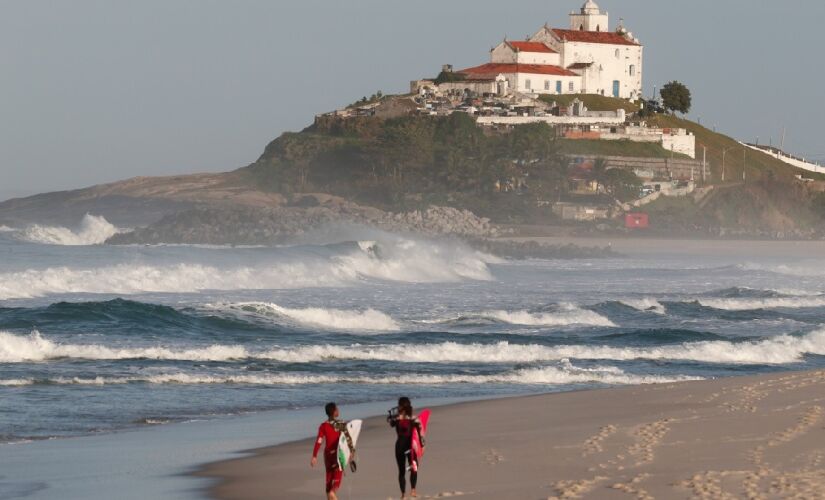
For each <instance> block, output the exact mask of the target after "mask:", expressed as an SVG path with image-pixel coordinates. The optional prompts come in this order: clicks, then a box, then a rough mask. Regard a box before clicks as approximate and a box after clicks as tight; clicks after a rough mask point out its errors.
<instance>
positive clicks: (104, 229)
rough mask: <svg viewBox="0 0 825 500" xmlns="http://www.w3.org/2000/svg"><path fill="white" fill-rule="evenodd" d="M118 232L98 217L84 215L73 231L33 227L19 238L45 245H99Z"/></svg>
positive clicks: (60, 228) (49, 227) (61, 228)
mask: <svg viewBox="0 0 825 500" xmlns="http://www.w3.org/2000/svg"><path fill="white" fill-rule="evenodd" d="M119 232H120V230H119V229H118V228H117V227H115V226H113V225H112V224H110V223H109V221H107V220H106V219H105V218H103V217H101V216H98V215H90V214H86V215H84V216H83V219H82V220H81V221H80V227H78V228H77V230H75V231H73V230H71V229H69V228H65V227H53V226H40V225H37V224H35V225H33V226H31V227H29V228H27V229H25V230H24V231H23V232H22V233H21V235H20V238H21V239H24V240H26V241H30V242H32V243H43V244H45V245H73V246H77V245H100V244H102V243H103V242H105V241H106V240H108V239H109V238H111V237H112V236H114V235H115V234H117V233H119Z"/></svg>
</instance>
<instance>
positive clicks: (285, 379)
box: [0, 363, 700, 386]
mask: <svg viewBox="0 0 825 500" xmlns="http://www.w3.org/2000/svg"><path fill="white" fill-rule="evenodd" d="M686 380H700V378H698V377H689V376H681V375H678V376H671V377H667V376H659V375H635V374H628V373H625V372H623V371H622V370H620V369H618V368H615V367H592V368H577V367H574V366H572V365H570V364H569V363H562V364H561V366H559V367H555V366H548V367H542V368H526V369H520V370H515V371H511V372H504V373H499V374H492V375H469V374H461V375H432V374H424V373H405V375H404V381H405V383H407V384H414V385H445V384H523V385H562V384H577V383H579V384H585V383H600V384H610V385H626V384H657V383H671V382H681V381H686ZM134 383H145V384H182V385H201V384H237V385H312V384H340V383H349V384H363V385H387V384H390V385H394V384H397V383H398V377H397V376H386V377H381V376H378V377H369V376H355V375H353V376H348V375H298V374H290V373H270V374H234V375H210V374H197V373H195V374H193V373H185V372H177V373H162V374H156V375H145V376H131V377H103V376H98V377H89V378H83V377H57V378H50V379H14V380H0V386H26V385H34V384H57V385H117V384H134Z"/></svg>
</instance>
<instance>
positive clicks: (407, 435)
mask: <svg viewBox="0 0 825 500" xmlns="http://www.w3.org/2000/svg"><path fill="white" fill-rule="evenodd" d="M389 422H390V426H391V427H395V433H396V435H397V437H396V439H395V463H396V464H397V465H398V486H399V487H400V488H401V494H402V495H404V494H406V492H407V477H406V475H407V474H406V472H407V464H408V463H411V462H412V456H411V453H409V451H410V448H412V436H413V429H418V436H419V438H420V439H421V445H422V446H423V445H424V439H423V438H421V423H420V422H419V421H418V419H417V418H413V419H409V418H401V417H394V418H390V419H389ZM417 482H418V472H417V471H414V470H412V469H410V487H412V489H415V484H416V483H417Z"/></svg>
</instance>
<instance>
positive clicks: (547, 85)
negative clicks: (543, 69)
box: [544, 80, 550, 90]
mask: <svg viewBox="0 0 825 500" xmlns="http://www.w3.org/2000/svg"><path fill="white" fill-rule="evenodd" d="M544 90H550V80H544Z"/></svg>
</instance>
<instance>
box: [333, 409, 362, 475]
mask: <svg viewBox="0 0 825 500" xmlns="http://www.w3.org/2000/svg"><path fill="white" fill-rule="evenodd" d="M361 423H362V421H361V420H353V421H352V422H348V423H347V431H348V432H349V437H350V439H351V440H352V447H353V448H355V446H356V445H357V443H358V436H359V435H360V434H361ZM352 452H353V450H350V447H349V443H348V442H347V436H346V435H345V434H344V433H343V432H342V433H341V437H340V438H338V467H340V468H341V470H346V469H347V466H348V465H349V464H350V462H352V456H353V453H352Z"/></svg>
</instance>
